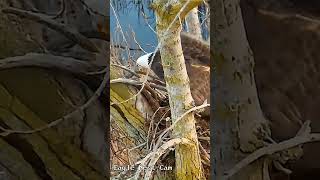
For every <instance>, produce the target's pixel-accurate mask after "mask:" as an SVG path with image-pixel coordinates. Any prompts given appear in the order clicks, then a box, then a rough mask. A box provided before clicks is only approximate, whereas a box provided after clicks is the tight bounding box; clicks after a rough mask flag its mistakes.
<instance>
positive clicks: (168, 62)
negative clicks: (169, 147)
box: [152, 0, 203, 180]
mask: <svg viewBox="0 0 320 180" xmlns="http://www.w3.org/2000/svg"><path fill="white" fill-rule="evenodd" d="M200 2H201V1H191V2H190V3H189V5H187V6H186V8H185V9H184V10H182V13H181V14H179V17H180V18H181V19H183V18H184V17H185V15H186V14H187V13H188V12H189V11H190V10H191V9H193V8H194V7H196V6H197V5H199V4H200ZM167 3H169V7H171V8H169V12H168V11H166V10H168V9H167V8H165V6H168V4H167ZM185 3H186V2H185V1H178V2H167V1H163V0H158V1H155V2H154V3H153V5H152V6H153V7H154V10H155V12H156V21H157V34H158V39H159V42H160V44H161V45H160V54H161V61H162V66H163V71H164V78H165V81H166V87H167V91H168V95H169V103H170V109H171V118H172V123H174V122H175V121H176V120H177V119H178V118H179V117H180V116H181V115H182V114H184V113H185V112H186V111H187V110H189V109H191V108H192V107H193V106H194V101H193V98H192V96H191V91H190V83H189V77H188V74H187V70H186V65H185V60H184V56H183V52H182V47H181V39H180V32H181V23H180V21H179V20H177V19H176V18H175V17H176V16H177V14H178V12H179V11H180V9H181V8H182V7H183V5H184V4H185ZM165 14H169V15H165ZM172 22H173V23H172ZM171 24H172V25H171ZM170 26H171V27H170ZM195 123H196V122H195V119H194V114H193V113H189V114H187V115H186V116H184V117H183V119H181V121H180V122H178V123H177V125H176V126H175V127H174V129H173V134H174V137H175V138H186V139H189V140H191V142H193V143H192V144H179V145H177V146H176V150H175V155H176V161H175V163H176V179H177V180H184V179H203V172H202V166H201V158H200V154H199V146H198V139H197V133H196V127H195Z"/></svg>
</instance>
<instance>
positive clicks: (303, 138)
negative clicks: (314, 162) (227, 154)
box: [224, 122, 320, 179]
mask: <svg viewBox="0 0 320 180" xmlns="http://www.w3.org/2000/svg"><path fill="white" fill-rule="evenodd" d="M306 123H308V122H306ZM302 128H305V126H302ZM307 130H308V128H306V131H307ZM299 134H301V131H299ZM299 134H297V136H295V137H294V138H291V139H289V140H286V141H283V142H280V143H276V144H271V145H269V146H267V147H264V148H261V149H258V150H257V151H255V152H254V153H252V154H250V155H249V156H247V157H246V158H244V159H243V160H242V161H240V162H239V163H238V164H236V165H235V166H234V167H233V168H232V169H231V170H229V171H227V172H226V173H225V176H224V177H225V179H228V178H230V177H231V176H233V175H234V174H236V173H237V172H239V171H240V170H241V169H242V168H244V167H246V166H248V165H249V164H251V163H252V162H254V161H256V160H257V159H259V158H261V157H262V156H266V155H271V154H274V153H276V152H280V151H283V150H287V149H290V148H293V147H296V146H298V145H301V144H305V143H311V142H316V141H320V133H309V134H301V135H299Z"/></svg>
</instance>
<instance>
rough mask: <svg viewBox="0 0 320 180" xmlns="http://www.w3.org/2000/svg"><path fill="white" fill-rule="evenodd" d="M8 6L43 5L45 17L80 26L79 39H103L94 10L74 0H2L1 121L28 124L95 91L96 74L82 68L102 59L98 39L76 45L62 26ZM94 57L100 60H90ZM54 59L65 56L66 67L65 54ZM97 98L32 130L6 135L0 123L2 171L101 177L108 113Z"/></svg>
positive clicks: (75, 29) (9, 125) (21, 175)
mask: <svg viewBox="0 0 320 180" xmlns="http://www.w3.org/2000/svg"><path fill="white" fill-rule="evenodd" d="M48 4H50V6H48ZM62 4H63V5H64V7H63V8H62ZM9 6H10V7H14V8H16V10H18V11H15V12H23V11H21V10H26V11H28V12H29V13H30V12H31V10H32V11H33V12H43V13H34V14H36V16H38V17H41V18H43V17H44V19H51V20H52V22H55V23H56V24H55V23H54V25H56V26H55V27H62V28H64V26H68V27H72V33H74V34H78V35H79V34H80V33H81V34H82V36H81V37H82V38H84V39H90V38H89V37H90V36H91V35H95V36H96V38H97V39H100V42H101V43H100V44H104V43H102V42H105V40H106V39H107V38H103V37H102V36H101V34H100V33H99V32H98V31H97V27H92V25H93V24H95V25H96V24H97V23H98V21H99V20H97V22H96V23H92V21H91V20H92V19H95V17H94V15H92V14H91V15H90V14H87V13H86V11H85V10H84V9H83V8H85V6H84V5H83V4H82V3H80V1H77V2H73V1H64V2H63V3H62V2H60V3H59V2H58V1H56V0H50V1H41V2H40V1H39V2H38V1H28V0H25V1H15V0H11V1H5V0H0V10H1V11H0V69H1V70H0V121H1V122H0V126H1V127H2V128H6V129H9V130H20V131H28V130H33V129H36V128H39V127H44V126H47V125H48V123H51V122H54V121H55V120H57V119H59V118H62V117H64V116H65V115H66V114H69V113H70V112H72V111H74V110H75V109H77V108H79V107H80V106H82V105H83V104H84V103H86V102H87V101H88V99H89V98H90V97H92V96H94V91H95V89H96V88H97V87H98V86H99V84H100V83H101V80H102V78H101V75H96V76H95V75H89V74H88V73H89V72H95V71H99V70H102V69H104V68H105V67H106V66H107V61H106V59H107V56H105V54H108V52H105V51H103V53H102V50H101V49H103V47H102V46H100V47H99V48H101V49H99V50H101V53H93V52H90V51H87V50H85V49H82V48H81V46H78V45H77V43H75V42H74V41H72V40H71V41H70V40H69V39H68V37H66V35H64V34H63V32H57V31H55V30H53V29H50V28H48V27H47V26H46V25H42V24H41V23H39V22H35V20H34V19H32V18H31V16H28V12H26V13H25V12H23V13H24V14H27V15H26V16H15V15H14V13H12V11H6V10H5V9H8V8H9ZM11 9H12V8H11ZM88 11H90V10H88ZM45 13H47V14H45ZM71 14H73V16H72V17H70V15H71ZM29 15H30V14H29ZM66 19H67V21H66ZM80 21H81V23H82V25H80V24H81V23H79V22H80ZM88 22H89V23H88ZM84 26H85V27H84ZM66 29H67V28H66ZM88 34H90V35H88ZM79 37H80V36H79ZM89 41H92V42H94V43H96V42H97V41H98V40H92V39H90V40H89ZM105 50H108V49H105ZM28 53H32V54H28ZM35 53H37V54H35ZM25 54H28V55H26V56H24V55H25ZM34 55H35V56H34ZM38 55H39V56H38ZM75 55H77V56H75ZM66 56H67V57H66ZM46 57H50V58H46ZM98 57H99V58H100V65H98V64H99V63H98V64H95V63H97V62H98V61H97V59H98ZM104 58H105V59H104ZM88 59H90V60H91V61H89V60H88ZM69 60H71V61H69ZM59 61H65V62H68V63H70V64H69V65H67V66H66V67H64V65H66V64H65V62H63V63H61V64H59ZM13 62H14V63H13ZM32 62H34V64H32ZM55 63H56V64H55ZM68 63H67V64H68ZM74 63H75V64H74ZM62 64H64V65H62ZM90 64H91V65H90ZM94 64H95V65H94ZM78 65H80V66H78ZM75 67H80V69H77V68H75ZM92 67H93V68H92ZM78 70H80V71H78ZM101 100H102V98H101V99H100V100H99V101H97V100H96V101H93V102H92V103H91V104H90V105H89V106H88V107H87V108H85V109H82V110H79V111H77V112H76V113H73V115H72V116H71V117H70V118H66V119H63V120H62V121H59V123H57V124H56V125H55V126H53V127H51V128H47V129H45V130H43V131H40V132H37V133H17V134H14V133H13V134H10V135H7V136H6V133H4V132H3V131H1V135H2V136H1V138H0V142H1V152H0V171H1V178H4V179H70V180H73V179H75V180H77V179H101V180H102V179H105V178H106V173H105V172H106V171H105V170H106V156H107V153H106V148H105V147H106V142H105V132H106V128H105V127H106V122H107V120H108V118H109V117H108V115H107V112H106V110H105V105H104V102H105V101H101ZM1 130H3V129H1ZM93 139H94V141H92V140H93Z"/></svg>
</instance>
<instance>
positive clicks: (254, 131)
mask: <svg viewBox="0 0 320 180" xmlns="http://www.w3.org/2000/svg"><path fill="white" fill-rule="evenodd" d="M210 4H211V7H212V10H211V13H213V16H212V17H213V20H212V22H213V27H211V30H212V34H213V35H212V36H211V40H212V42H211V45H212V47H213V53H214V56H213V59H214V71H213V78H214V87H213V89H214V95H213V97H214V101H213V102H214V108H215V110H214V112H215V113H214V141H215V142H214V152H213V153H214V160H213V161H214V167H213V171H212V174H213V176H214V179H226V177H228V174H224V173H225V172H226V171H228V170H230V169H231V168H232V167H233V166H234V165H235V163H237V162H239V161H240V160H241V159H243V158H244V157H245V156H246V154H247V153H250V152H253V151H254V150H256V149H257V148H259V147H262V146H263V145H264V141H265V140H266V139H267V138H268V137H270V130H269V127H268V124H267V121H266V119H265V117H264V115H263V113H262V111H261V108H260V103H259V99H258V96H257V90H256V84H255V79H254V72H253V68H254V59H253V54H252V51H251V49H250V47H249V44H248V42H247V37H246V32H245V29H244V24H243V20H242V15H241V10H240V6H239V0H227V1H224V0H217V1H211V2H210ZM262 167H263V160H260V161H257V162H255V163H253V164H251V165H249V166H248V167H246V168H244V169H243V170H241V172H239V173H238V174H236V175H234V176H233V177H231V179H255V180H262V179H263V173H262V169H263V168H262Z"/></svg>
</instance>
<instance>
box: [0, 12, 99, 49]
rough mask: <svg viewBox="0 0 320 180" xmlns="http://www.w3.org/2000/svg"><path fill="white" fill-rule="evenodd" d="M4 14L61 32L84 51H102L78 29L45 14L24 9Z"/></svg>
mask: <svg viewBox="0 0 320 180" xmlns="http://www.w3.org/2000/svg"><path fill="white" fill-rule="evenodd" d="M2 12H3V13H6V14H14V15H17V16H19V17H21V18H26V19H29V20H32V21H35V22H37V23H40V24H44V25H46V26H48V27H49V28H51V29H53V30H55V31H57V32H60V33H61V34H63V35H64V36H65V37H66V38H68V39H70V40H71V41H74V42H75V43H77V44H79V45H80V46H81V47H82V48H83V49H86V50H88V51H90V52H99V51H100V50H99V49H98V47H97V46H96V45H95V44H94V43H93V42H92V41H90V40H89V39H88V38H86V37H85V36H83V35H82V34H80V33H79V32H78V31H77V30H76V29H73V28H72V27H70V26H67V25H65V24H61V23H58V22H57V21H55V20H52V19H51V18H50V17H48V16H47V15H45V14H41V13H34V12H31V11H25V10H22V9H17V8H12V7H10V8H5V9H2Z"/></svg>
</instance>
